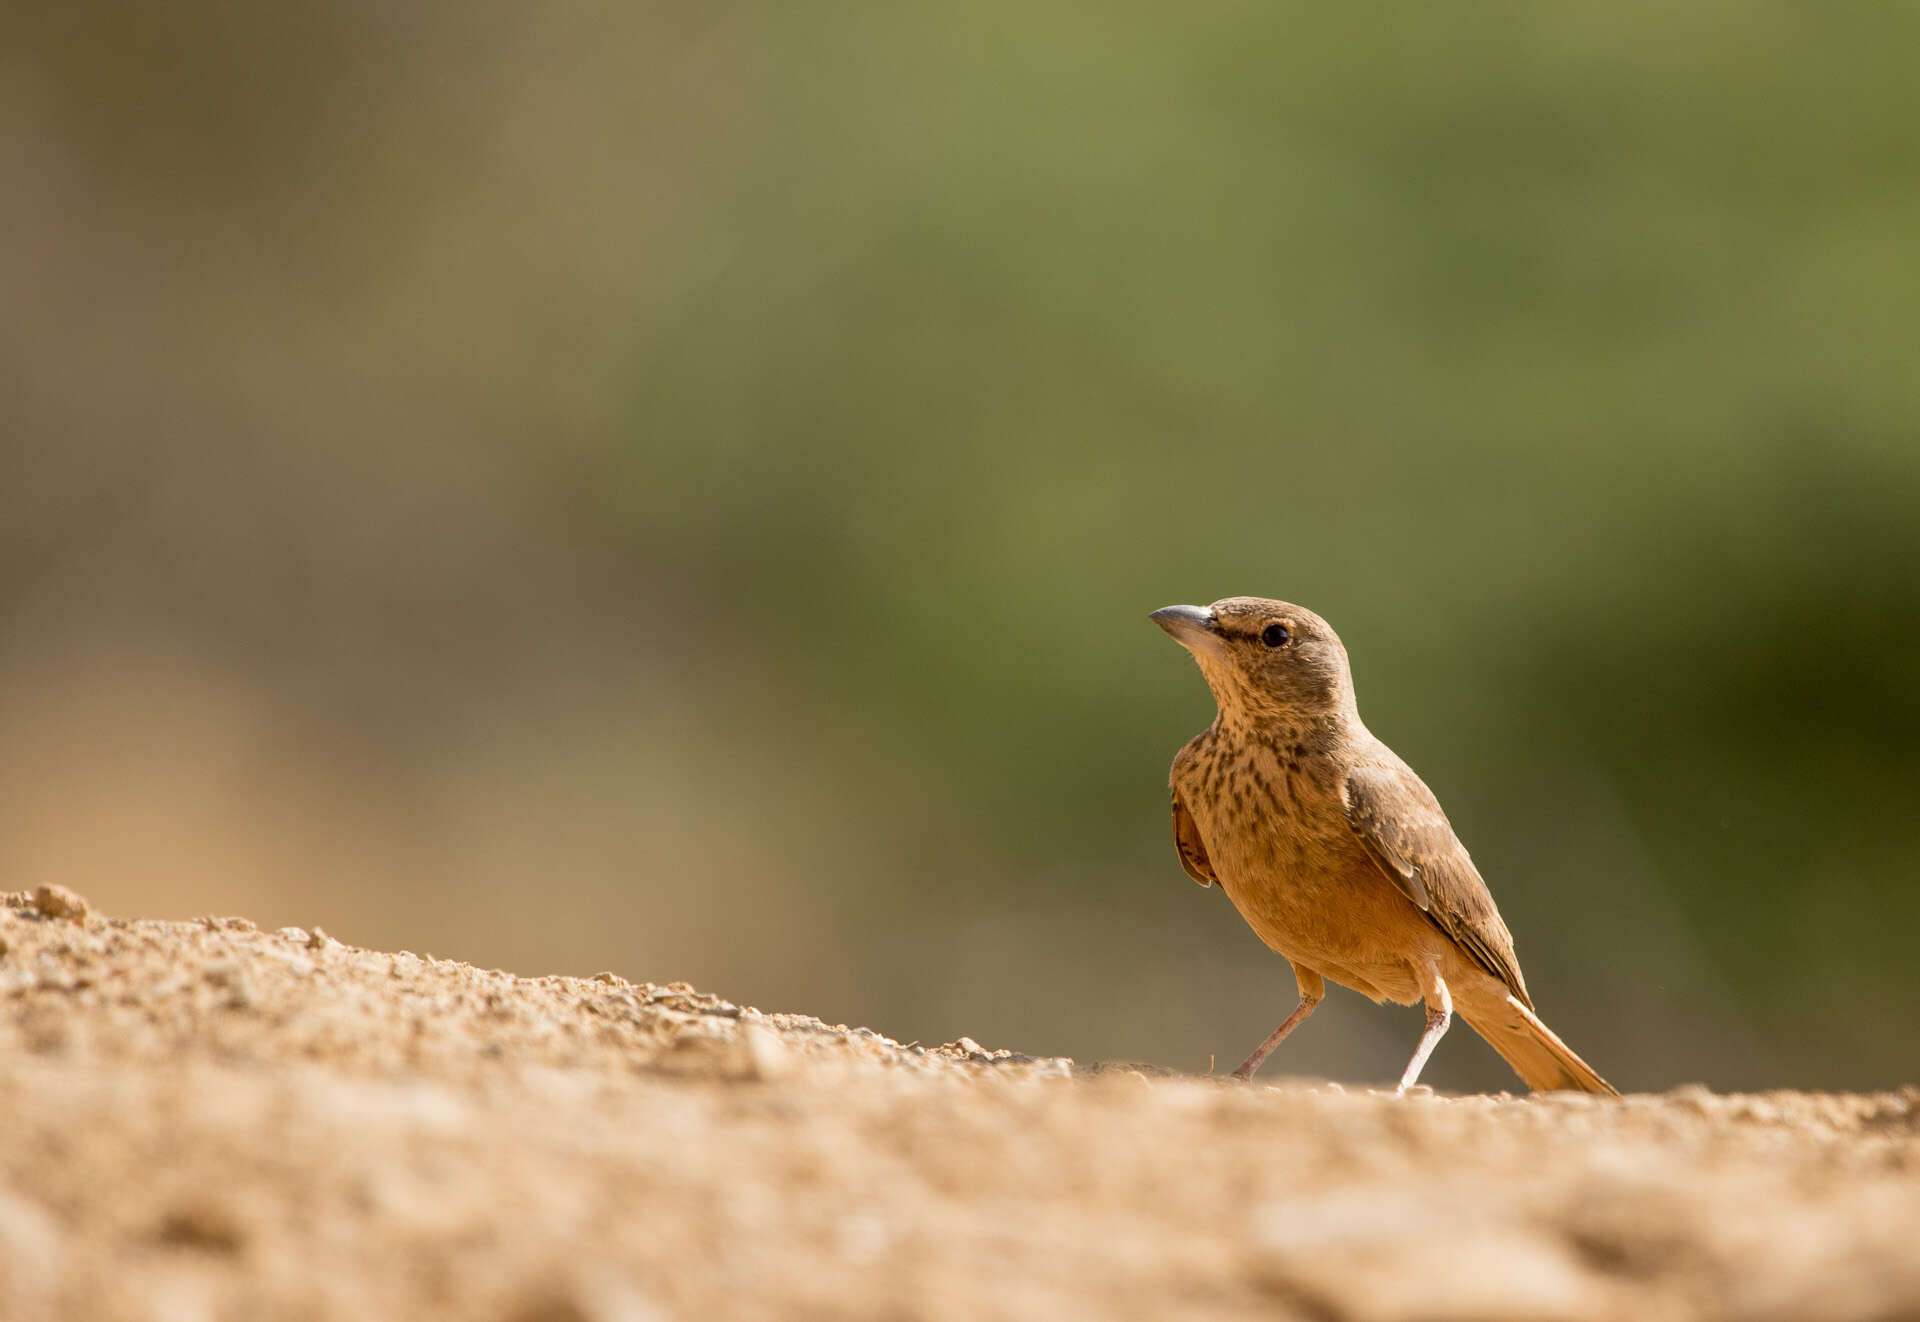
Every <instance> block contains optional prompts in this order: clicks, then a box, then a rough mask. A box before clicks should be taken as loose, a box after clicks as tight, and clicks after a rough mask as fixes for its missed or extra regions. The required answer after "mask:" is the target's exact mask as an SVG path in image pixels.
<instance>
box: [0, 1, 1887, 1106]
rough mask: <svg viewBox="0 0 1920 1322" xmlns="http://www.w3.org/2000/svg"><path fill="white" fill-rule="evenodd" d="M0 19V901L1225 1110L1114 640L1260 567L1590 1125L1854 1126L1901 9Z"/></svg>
mask: <svg viewBox="0 0 1920 1322" xmlns="http://www.w3.org/2000/svg"><path fill="white" fill-rule="evenodd" d="M9 27H10V35H9V37H8V40H7V41H6V43H5V44H4V46H0V178H4V179H5V180H6V181H7V182H6V184H5V187H4V189H0V290H4V292H5V302H6V308H7V316H6V317H5V319H4V324H3V325H0V446H4V451H3V452H0V461H3V462H4V481H0V731H4V735H3V736H0V737H3V738H4V744H3V745H0V884H3V885H4V886H5V887H6V888H10V889H17V888H21V887H26V886H31V885H34V884H37V883H39V882H42V881H57V882H62V883H65V884H68V885H71V886H74V887H76V888H77V889H79V890H81V891H83V892H84V893H86V894H88V895H89V896H90V897H91V898H92V899H93V900H94V902H95V903H96V904H97V905H100V906H102V907H104V908H106V909H107V910H108V911H109V912H114V913H119V914H124V915H138V916H189V915H193V914H196V913H202V912H240V913H245V914H247V915H249V916H251V917H253V918H255V919H256V920H258V921H260V922H261V923H263V924H266V925H278V924H281V923H305V924H313V923H319V924H322V925H324V926H326V927H327V928H328V929H329V930H330V931H332V932H333V934H334V935H336V936H339V937H341V938H342V939H345V940H349V941H354V942H358V943H363V944H369V945H376V946H390V947H409V948H412V949H416V950H422V951H431V952H433V953H435V954H439V955H442V956H457V957H460V958H464V959H468V960H472V961H475V962H478V963H481V964H486V965H497V966H502V967H506V968H510V969H513V970H516V971H519V972H525V973H544V972H572V973H590V972H592V971H594V970H596V969H600V968H611V969H615V970H618V971H620V972H622V973H624V974H626V975H628V976H630V977H633V978H649V979H654V980H658V981H666V980H669V979H674V978H686V979H690V980H692V981H694V982H696V983H698V984H700V985H701V986H703V987H705V988H709V989H711V990H714V991H717V992H720V993H723V994H726V995H728V996H731V997H734V998H737V999H742V1000H745V1001H749V1002H751V1003H755V1004H759V1005H761V1006H762V1007H763V1008H767V1009H780V1010H797V1011H806V1012H810V1013H815V1014H819V1015H821V1016H823V1017H825V1018H826V1019H828V1020H829V1021H845V1022H849V1023H864V1024H868V1025H871V1026H872V1027H874V1028H877V1029H879V1030H881V1031H883V1032H885V1033H887V1034H889V1035H891V1036H894V1037H898V1038H901V1039H903V1040H905V1039H915V1038H918V1039H921V1040H923V1041H926V1042H929V1043H933V1042H938V1041H943V1040H947V1039H950V1038H953V1037H957V1036H958V1035H960V1034H962V1033H966V1034H970V1035H972V1036H973V1037H975V1038H977V1039H979V1040H980V1041H982V1042H984V1043H986V1044H988V1045H990V1046H1009V1047H1014V1048H1017V1049H1022V1050H1027V1051H1033V1052H1042V1053H1054V1052H1064V1053H1070V1054H1073V1055H1075V1056H1078V1057H1082V1058H1102V1057H1104V1058H1128V1059H1138V1060H1149V1061H1156V1062H1160V1063H1163V1064H1167V1065H1172V1066H1175V1067H1179V1068H1185V1069H1202V1070H1204V1069H1205V1068H1207V1066H1208V1062H1209V1060H1217V1062H1218V1063H1219V1066H1220V1068H1222V1069H1225V1068H1227V1067H1230V1066H1231V1065H1232V1064H1233V1063H1235V1062H1237V1061H1238V1060H1239V1058H1240V1057H1241V1055H1242V1054H1244V1053H1245V1051H1246V1050H1247V1049H1248V1048H1250V1047H1251V1046H1252V1045H1253V1043H1254V1042H1256V1041H1257V1040H1258V1039H1259V1038H1260V1037H1261V1036H1262V1035H1263V1034H1264V1033H1265V1032H1266V1031H1267V1029H1269V1028H1270V1027H1271V1026H1272V1025H1273V1023H1274V1022H1276V1021H1277V1020H1278V1018H1279V1017H1280V1016H1281V1015H1283V1014H1284V1013H1285V1012H1286V1011H1287V1010H1288V1009H1289V1008H1291V1005H1292V1002H1293V989H1292V987H1293V984H1292V979H1291V978H1290V976H1289V975H1288V973H1287V970H1286V968H1285V966H1284V964H1283V963H1282V962H1281V961H1280V959H1279V958H1278V957H1277V956H1274V955H1271V954H1270V953H1268V952H1266V951H1265V950H1264V948H1262V947H1261V946H1260V945H1259V944H1258V942H1257V941H1256V940H1255V939H1254V938H1253V937H1252V936H1251V934H1250V933H1248V932H1247V930H1246V929H1245V927H1244V926H1243V925H1242V924H1241V922H1240V921H1239V919H1238V918H1237V917H1236V916H1235V915H1234V914H1233V912H1232V911H1231V908H1230V906H1229V905H1228V904H1227V903H1226V901H1225V900H1224V899H1223V898H1222V897H1221V896H1220V894H1219V893H1218V892H1209V891H1203V890H1200V889H1199V888H1197V887H1195V886H1194V885H1193V884H1192V883H1191V882H1189V881H1188V880H1187V879H1186V878H1185V877H1184V875H1183V874H1182V873H1181V871H1180V868H1179V866H1178V863H1177V862H1176V860H1175V857H1174V852H1173V847H1172V843H1171V840H1170V835H1169V830H1168V825H1167V817H1166V796H1165V792H1164V783H1165V771H1166V765H1167V762H1168V761H1169V760H1170V758H1171V757H1172V754H1173V752H1174V751H1175V749H1176V748H1178V746H1179V745H1180V743H1181V742H1182V741H1183V740H1184V739H1185V738H1186V737H1187V736H1189V735H1190V734H1192V733H1193V732H1195V731H1197V730H1198V729H1199V728H1201V726H1203V725H1204V724H1205V723H1206V721H1207V720H1208V719H1209V718H1210V715H1211V705H1210V702H1209V701H1208V699H1207V697H1206V694H1205V690H1204V688H1203V687H1202V685H1201V682H1200V679H1199V676H1198V674H1197V673H1196V672H1195V671H1194V669H1193V667H1192V665H1191V663H1190V662H1189V661H1188V659H1187V658H1186V657H1185V656H1184V655H1182V654H1181V653H1180V652H1179V650H1178V649H1177V648H1175V647H1174V646H1173V645H1172V644H1171V643H1170V642H1169V641H1168V640H1167V639H1166V638H1164V637H1163V636H1162V635H1161V634H1160V633H1159V631H1158V630H1156V629H1155V628H1154V627H1153V626H1152V625H1151V624H1150V623H1148V621H1147V620H1146V618H1145V616H1146V613H1147V611H1149V610H1151V609H1153V608H1154V607H1157V606H1161V605H1165V604H1167V603H1169V602H1175V601H1196V602H1206V601H1209V600H1212V599H1214V598H1216V597H1220V596H1226V595H1230V594H1236V593H1258V594H1263V595H1273V596H1281V597H1286V598H1289V599H1292V600H1296V601H1300V602H1304V603H1306V604H1307V605H1310V606H1312V607H1314V608H1315V609H1317V610H1319V611H1320V612H1322V613H1323V614H1325V615H1327V616H1328V617H1329V618H1330V619H1331V620H1332V621H1333V622H1334V624H1335V625H1336V626H1337V627H1338V628H1339V629H1340V630H1341V632H1342V633H1343V635H1344V636H1345V638H1346V640H1347V642H1348V645H1349V647H1350V648H1351V650H1352V652H1353V655H1354V658H1355V666H1356V674H1357V682H1358V686H1359V691H1360V698H1361V706H1362V710H1363V711H1364V712H1365V713H1366V715H1367V718H1368V721H1369V723H1370V724H1371V725H1372V727H1373V729H1374V730H1375V731H1376V732H1377V733H1378V734H1380V735H1381V736H1382V737H1383V738H1385V739H1386V740H1387V741H1388V742H1390V743H1392V744H1393V745H1394V746H1395V747H1396V748H1397V749H1398V750H1399V751H1400V752H1401V753H1402V754H1403V755H1404V756H1405V757H1406V758H1407V759H1408V760H1409V761H1410V762H1411V763H1412V764H1413V765H1414V766H1415V767H1416V768H1417V769H1419V770H1420V771H1421V772H1422V773H1423V774H1424V775H1425V777H1426V778H1427V779H1428V781H1429V782H1430V783H1431V784H1432V785H1433V787H1434V789H1435V790H1436V792H1437V793H1438V794H1439V795H1440V797H1441V799H1442V801H1443V802H1444V803H1445V804H1446V805H1447V808H1448V810H1449V812H1450V814H1451V815H1452V817H1453V820H1454V822H1455V825H1456V827H1457V828H1458V829H1459V831H1460V833H1461V835H1462V837H1463V838H1464V839H1465V840H1466V842H1467V843H1468V845H1469V846H1470V847H1471V848H1472V850H1473V852H1474V855H1475V857H1476V859H1477V860H1478V862H1479V863H1480V865H1481V869H1482V871H1483V872H1484V873H1485V874H1486V876H1487V877H1488V879H1489V881H1490V882H1491V884H1492V886H1493V889H1494V892H1495V894H1496V895H1497V896H1498V898H1499V900H1500V903H1501V906H1502V908H1503V910H1504V912H1505V914H1506V916H1507V919H1508V922H1509V924H1510V925H1511V926H1512V928H1513V929H1514V932H1515V934H1516V937H1517V940H1518V946H1519V951H1520V954H1521V957H1522V960H1523V961H1524V964H1525V967H1526V969H1527V973H1528V978H1529V981H1530V982H1531V984H1532V986H1533V990H1534V992H1535V995H1536V998H1537V999H1538V1001H1539V1004H1540V1006H1541V1008H1542V1011H1543V1013H1544V1015H1545V1017H1546V1018H1547V1019H1548V1020H1549V1022H1551V1023H1552V1024H1554V1025H1555V1026H1556V1027H1557V1028H1558V1029H1559V1030H1560V1031H1561V1032H1562V1033H1563V1035H1565V1036H1566V1037H1568V1038H1569V1039H1570V1040H1571V1041H1572V1042H1573V1043H1574V1044H1575V1045H1576V1046H1577V1047H1578V1048H1579V1049H1580V1050H1581V1051H1582V1052H1583V1053H1584V1054H1585V1055H1587V1056H1588V1057H1589V1058H1590V1059H1591V1060H1592V1061H1593V1062H1594V1063H1595V1064H1596V1065H1597V1066H1598V1067H1599V1068H1600V1069H1601V1070H1602V1071H1603V1072H1605V1073H1607V1074H1608V1075H1610V1076H1611V1077H1612V1078H1613V1079H1614V1080H1615V1082H1617V1083H1619V1084H1621V1085H1623V1086H1628V1087H1637V1088H1647V1087H1665V1086H1670V1085H1673V1084H1677V1083H1680V1082H1684V1081H1688V1080H1705V1081H1707V1082H1709V1083H1711V1084H1713V1085H1716V1086H1719V1087H1747V1088H1751V1087H1766V1086H1788V1085H1791V1086H1802V1087H1821V1086H1833V1087H1840V1086H1847V1087H1858V1086H1870V1085H1887V1084H1892V1083H1896V1082H1900V1081H1903V1080H1912V1079H1914V1078H1915V1077H1916V1075H1917V1074H1920V1070H1917V1069H1916V1065H1915V1061H1916V1054H1917V1053H1920V1016H1917V1015H1915V1013H1914V1012H1913V1007H1914V1005H1915V1003H1916V1000H1920V961H1916V959H1915V958H1914V956H1913V946H1914V941H1915V933H1916V931H1920V889H1917V888H1916V886H1915V867H1916V865H1915V862H1914V852H1913V841H1914V827H1915V821H1916V806H1915V805H1916V800H1917V799H1920V766H1917V765H1916V762H1915V756H1914V754H1915V748H1916V741H1917V740H1920V691H1916V684H1915V682H1914V677H1915V674H1916V661H1915V657H1916V649H1920V389H1916V372H1915V363H1916V351H1917V350H1920V150H1917V148H1920V92H1917V91H1916V88H1917V87H1920V80H1916V79H1915V78H1914V76H1913V71H1912V67H1911V66H1912V57H1913V52H1914V51H1915V50H1916V49H1920V11H1916V10H1915V9H1914V8H1912V7H1910V6H1901V5H1849V4H1841V5H1830V6H1812V5H1804V4H1794V5H1789V4H1759V5H1722V4H1708V3H1701V4H1693V5H1687V6H1681V7H1677V8H1676V7H1674V6H1669V5H1654V4H1635V3H1629V4H1625V5H1622V4H1618V3H1613V4H1598V3H1572V4H1566V5H1557V6H1546V7H1542V6H1521V5H1500V4H1465V5H1449V6H1435V7H1430V8H1426V9H1408V8H1406V7H1404V6H1398V5H1394V6H1388V5H1375V4H1360V5H1351V6H1338V7H1329V6H1321V5H1297V4H1273V3H1262V4H1220V5H1213V6H1202V7H1200V8H1197V9H1195V8H1180V7H1173V6H1167V5H1163V4H1161V5H1140V4H1131V5H1130V4H1122V5H1117V6H1113V5H1110V6H1101V7H1098V8H1087V7H1081V6H1064V5H1049V4H1038V5H1036V4H1032V3H1022V4H1018V5H1013V4H994V3H988V4H977V5H965V6H900V5H872V6H852V7H843V8H837V9H835V8H821V7H818V6H796V5H758V6H750V5H741V4H726V3H704V4H698V5H660V4H620V5H614V4H593V3H562V4H557V5H548V6H523V5H502V4H495V3H490V2H487V0H481V2H479V3H476V2H474V0H465V2H463V3H460V4H452V3H446V2H445V0H423V2H422V3H418V4H412V5H398V6H396V5H375V4H369V3H351V2H343V3H338V4H333V5H329V6H318V5H314V6H307V5H293V6H272V5H266V6H263V5H258V4H253V3H237V2H227V3H220V2H217V0H214V2H209V0H201V2H200V3H188V4H186V5H180V6H138V5H124V4H112V5H107V4H88V3H80V4H74V5H65V6H55V5H42V6H37V7H28V8H25V9H16V10H15V12H13V14H12V15H11V17H10V20H9ZM1419 1022H1420V1021H1419V1013H1418V1011H1417V1010H1395V1009H1390V1008H1378V1009H1376V1008H1374V1007H1372V1006H1370V1005H1368V1004H1367V1003H1365V1002H1364V1001H1361V1000H1360V999H1359V998H1357V997H1355V996H1353V995H1351V994H1347V993H1336V995H1335V996H1334V997H1332V998H1331V999H1330V1000H1329V1002H1328V1005H1327V1008H1326V1009H1324V1010H1323V1011H1322V1012H1321V1015H1320V1016H1319V1017H1318V1018H1317V1019H1316V1020H1315V1022H1314V1023H1313V1024H1312V1025H1311V1026H1310V1027H1309V1029H1308V1030H1306V1031H1304V1032H1303V1033H1302V1034H1301V1035H1300V1036H1298V1037H1296V1038H1295V1039H1294V1040H1293V1041H1291V1042H1289V1043H1288V1045H1287V1047H1286V1049H1285V1051H1284V1053H1283V1054H1282V1055H1281V1056H1280V1057H1279V1058H1277V1059H1276V1061H1275V1062H1274V1064H1273V1066H1271V1067H1270V1068H1271V1069H1272V1070H1273V1071H1274V1072H1275V1073H1286V1072H1293V1073H1307V1074H1314V1073H1320V1074H1331V1075H1333V1076H1335V1077H1338V1078H1343V1079H1351V1080H1363V1081H1380V1080H1387V1079H1390V1078H1392V1077H1393V1076H1394V1075H1395V1074H1396V1073H1397V1072H1398V1070H1399V1069H1400V1067H1401V1065H1402V1064H1403V1063H1404V1061H1405V1058H1406V1055H1407V1052H1408V1051H1409V1050H1410V1049H1411V1046H1412V1043H1413V1041H1414V1039H1415V1038H1416V1037H1417V1035H1418V1031H1419ZM1427 1077H1428V1078H1429V1079H1430V1080H1431V1081H1432V1082H1433V1083H1435V1084H1436V1085H1437V1086H1440V1087H1456V1088H1470V1087H1508V1086H1513V1081H1512V1079H1511V1077H1510V1076H1509V1075H1508V1074H1507V1073H1506V1071H1505V1068H1504V1066H1502V1065H1501V1064H1500V1062H1499V1061H1498V1060H1497V1059H1496V1058H1495V1057H1494V1056H1493V1055H1492V1053H1491V1052H1490V1051H1488V1050H1487V1049H1486V1048H1485V1047H1484V1046H1482V1045H1480V1044H1479V1043H1477V1042H1475V1041H1473V1040H1472V1039H1471V1035H1470V1034H1467V1033H1465V1032H1464V1031H1460V1032H1456V1033H1455V1034H1454V1036H1453V1039H1451V1040H1450V1041H1449V1043H1448V1045H1447V1046H1446V1047H1445V1048H1443V1049H1442V1050H1441V1051H1440V1053H1439V1054H1438V1057H1437V1059H1436V1060H1435V1062H1434V1064H1433V1066H1432V1067H1431V1068H1430V1070H1429V1072H1428V1076H1427Z"/></svg>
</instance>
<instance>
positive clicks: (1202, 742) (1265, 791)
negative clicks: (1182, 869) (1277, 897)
mask: <svg viewBox="0 0 1920 1322" xmlns="http://www.w3.org/2000/svg"><path fill="white" fill-rule="evenodd" d="M1173 780H1174V786H1175V788H1176V789H1178V790H1179V791H1180V796H1181V798H1182V800H1183V801H1184V802H1185V803H1186V805H1187V811H1188V812H1190V813H1191V814H1193V818H1194V822H1195V824H1196V825H1198V826H1199V828H1200V834H1201V838H1202V839H1203V840H1204V841H1205V842H1206V846H1207V852H1208V855H1209V856H1210V857H1211V858H1212V859H1213V862H1214V865H1215V867H1216V868H1217V869H1218V870H1219V872H1220V874H1221V876H1222V878H1223V879H1227V880H1247V881H1252V880H1256V879H1257V880H1266V881H1276V880H1280V879H1281V878H1282V877H1299V876H1300V874H1301V873H1302V871H1303V870H1307V869H1315V868H1324V867H1325V866H1326V865H1327V864H1328V863H1330V862H1332V861H1333V859H1332V858H1330V857H1328V855H1329V854H1344V852H1346V851H1345V848H1344V847H1345V845H1346V844H1347V843H1348V837H1349V835H1350V833H1349V832H1348V831H1347V830H1346V826H1345V820H1344V817H1343V808H1342V804H1341V797H1340V780H1339V772H1338V768H1337V766H1336V764H1335V761H1334V759H1333V758H1332V757H1331V756H1330V755H1329V754H1328V753H1326V752H1325V751H1324V750H1321V749H1319V748H1317V747H1316V746H1315V745H1314V744H1313V742H1312V741H1311V740H1309V739H1308V738H1306V737H1305V736H1304V735H1302V734H1301V733H1300V732H1298V731H1294V730H1288V729H1272V730H1235V729H1231V728H1225V729H1223V728H1220V727H1215V728H1213V729H1209V730H1208V731H1207V732H1206V733H1204V734H1202V735H1201V736H1199V737H1198V738H1197V739H1195V740H1193V741H1192V742H1191V743H1190V744H1188V745H1187V747H1186V748H1185V749H1183V750H1181V755H1180V757H1179V758H1178V759H1176V761H1175V763H1174V774H1173ZM1275 874H1279V875H1275Z"/></svg>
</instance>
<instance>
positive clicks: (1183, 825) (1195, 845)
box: [1173, 790, 1219, 886]
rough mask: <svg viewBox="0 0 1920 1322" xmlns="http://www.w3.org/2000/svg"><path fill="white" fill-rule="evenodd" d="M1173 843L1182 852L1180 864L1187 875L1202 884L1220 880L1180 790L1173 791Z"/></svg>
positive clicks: (1208, 884) (1211, 883)
mask: <svg viewBox="0 0 1920 1322" xmlns="http://www.w3.org/2000/svg"><path fill="white" fill-rule="evenodd" d="M1173 845H1174V848H1175V849H1177V850H1179V852H1180V866H1181V867H1183V868H1185V869H1186V870H1187V875H1188V876H1189V877H1192V878H1193V879H1194V880H1195V881H1197V882H1199V883H1200V884H1201V885H1202V886H1211V885H1213V884H1214V883H1215V882H1217V881H1218V880H1219V878H1218V877H1216V876H1214V875H1213V860H1211V859H1209V858H1208V857H1207V845H1206V842H1205V841H1204V840H1202V839H1201V838H1200V827H1199V826H1198V825H1197V824H1196V823H1195V822H1194V820H1193V814H1192V813H1190V812H1188V811H1187V805H1186V804H1184V803H1182V802H1180V791H1179V790H1175V791H1174V792H1173Z"/></svg>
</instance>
